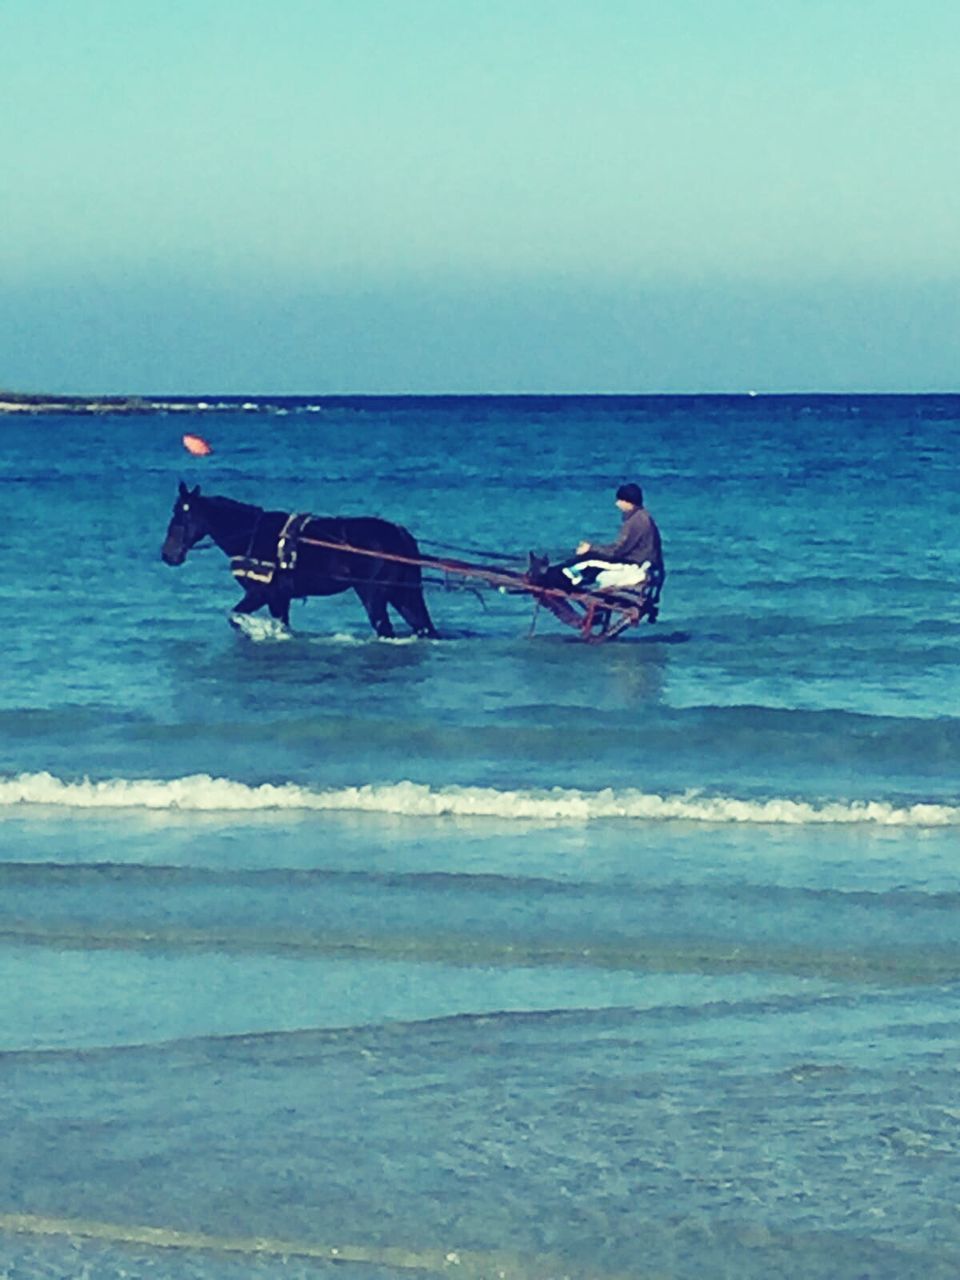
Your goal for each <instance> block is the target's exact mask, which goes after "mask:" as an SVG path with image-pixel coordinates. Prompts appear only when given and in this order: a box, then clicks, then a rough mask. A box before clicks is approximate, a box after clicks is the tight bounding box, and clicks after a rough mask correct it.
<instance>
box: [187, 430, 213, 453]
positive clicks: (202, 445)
mask: <svg viewBox="0 0 960 1280" xmlns="http://www.w3.org/2000/svg"><path fill="white" fill-rule="evenodd" d="M183 447H184V448H185V449H186V451H187V453H192V454H193V456H194V457H195V458H205V457H206V456H207V454H208V453H213V450H212V449H211V447H210V445H208V444H207V442H206V440H204V438H203V436H191V435H186V436H184V437H183Z"/></svg>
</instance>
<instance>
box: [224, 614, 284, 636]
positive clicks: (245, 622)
mask: <svg viewBox="0 0 960 1280" xmlns="http://www.w3.org/2000/svg"><path fill="white" fill-rule="evenodd" d="M230 622H231V624H232V625H233V626H234V627H236V629H237V630H238V631H242V632H243V634H244V635H245V636H247V638H248V639H250V640H290V639H291V638H292V637H291V635H290V630H289V628H287V627H285V626H284V625H283V623H282V622H280V621H279V620H278V619H276V618H256V617H254V615H253V614H252V613H231V614H230Z"/></svg>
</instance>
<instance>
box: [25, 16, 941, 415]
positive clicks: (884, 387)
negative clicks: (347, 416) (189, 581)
mask: <svg viewBox="0 0 960 1280" xmlns="http://www.w3.org/2000/svg"><path fill="white" fill-rule="evenodd" d="M0 47H2V49H3V63H4V74H3V77H2V79H0V157H2V159H0V233H2V234H0V388H5V389H10V390H24V391H50V392H58V393H60V392H75V393H78V394H88V393H89V394H97V393H107V392H110V393H116V394H138V393H139V394H172V393H176V392H180V393H183V394H215V393H217V392H220V393H222V394H244V393H245V394H251V395H254V394H263V395H270V394H302V395H310V394H324V393H358V394H359V393H376V394H384V393H398V394H399V393H421V394H428V393H456V392H464V393H478V392H479V393H518V392H519V393H525V392H526V393H536V392H557V393H569V392H580V393H585V392H608V393H617V392H623V393H628V392H638V393H643V392H703V391H746V390H758V391H922V390H945V391H949V390H955V389H958V382H960V378H958V369H960V165H958V163H957V159H958V147H957V141H956V137H957V132H958V126H960V76H958V74H957V51H958V49H960V4H957V2H956V0H911V3H910V4H904V3H903V0H0Z"/></svg>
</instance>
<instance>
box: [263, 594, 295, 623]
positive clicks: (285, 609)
mask: <svg viewBox="0 0 960 1280" xmlns="http://www.w3.org/2000/svg"><path fill="white" fill-rule="evenodd" d="M290 600H291V597H290V596H289V595H287V593H286V592H285V591H271V592H270V595H269V596H268V598H267V605H268V607H269V609H270V616H271V618H276V619H277V621H278V622H282V623H283V625H284V626H285V627H289V625H290Z"/></svg>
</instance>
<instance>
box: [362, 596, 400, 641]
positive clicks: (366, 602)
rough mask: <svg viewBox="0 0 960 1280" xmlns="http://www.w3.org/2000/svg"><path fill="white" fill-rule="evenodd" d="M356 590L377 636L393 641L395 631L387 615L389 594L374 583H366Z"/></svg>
mask: <svg viewBox="0 0 960 1280" xmlns="http://www.w3.org/2000/svg"><path fill="white" fill-rule="evenodd" d="M354 590H355V591H356V593H357V595H358V596H359V597H360V603H361V604H362V605H363V607H364V609H366V611H367V617H368V618H369V619H370V625H371V627H373V629H374V631H375V632H376V633H377V635H378V636H379V637H380V638H381V640H392V639H393V637H394V630H393V625H392V624H391V622H390V618H389V617H388V615H387V593H386V592H385V591H384V589H383V588H382V587H377V586H374V585H373V584H372V583H364V584H363V585H362V586H360V585H357V586H355V587H354Z"/></svg>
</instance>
